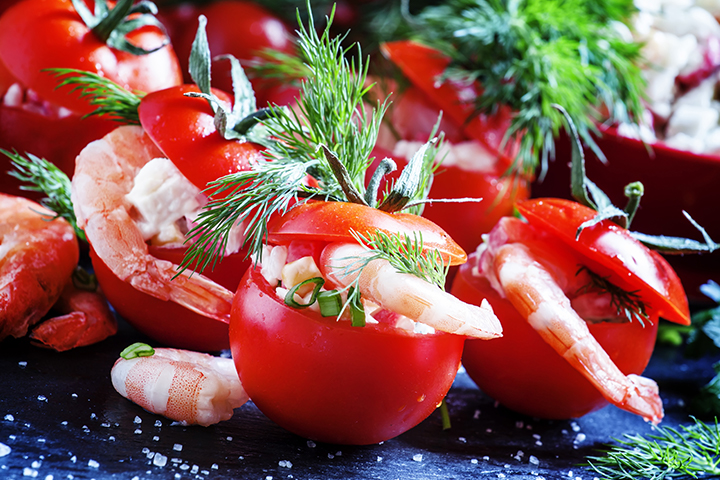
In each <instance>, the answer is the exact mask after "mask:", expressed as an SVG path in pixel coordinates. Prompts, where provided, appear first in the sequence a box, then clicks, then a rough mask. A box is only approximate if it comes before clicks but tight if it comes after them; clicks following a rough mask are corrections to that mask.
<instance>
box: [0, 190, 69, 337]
mask: <svg viewBox="0 0 720 480" xmlns="http://www.w3.org/2000/svg"><path fill="white" fill-rule="evenodd" d="M53 216H54V214H53V213H52V212H50V211H49V210H47V209H45V208H43V207H41V206H40V205H38V204H37V203H35V202H32V201H30V200H27V199H25V198H20V197H13V196H10V195H5V194H0V340H1V339H3V338H5V337H7V336H13V337H23V336H25V334H27V332H28V329H29V328H30V327H31V326H32V325H34V324H36V323H37V322H38V321H40V319H42V317H43V316H44V315H45V314H46V313H47V312H48V311H49V310H50V307H52V305H53V304H54V303H55V302H56V301H57V299H58V297H59V296H60V293H61V292H62V290H63V287H64V286H65V284H66V283H67V281H68V279H69V278H70V275H71V274H72V272H73V270H74V269H75V266H76V265H77V262H78V257H79V249H78V243H77V239H76V238H75V232H74V231H73V228H72V227H71V226H70V224H69V223H68V222H66V221H65V220H63V219H61V218H56V219H55V220H52V221H50V220H48V217H53Z"/></svg>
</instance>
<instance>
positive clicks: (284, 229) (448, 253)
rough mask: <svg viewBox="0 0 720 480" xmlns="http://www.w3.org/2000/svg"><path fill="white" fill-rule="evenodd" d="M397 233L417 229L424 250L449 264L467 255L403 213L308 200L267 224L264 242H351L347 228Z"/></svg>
mask: <svg viewBox="0 0 720 480" xmlns="http://www.w3.org/2000/svg"><path fill="white" fill-rule="evenodd" d="M378 230H379V231H381V232H384V233H388V234H390V233H401V234H406V235H409V236H410V238H412V234H413V232H421V233H422V239H423V245H424V247H425V249H426V250H431V249H437V250H438V251H439V252H440V253H441V254H442V255H443V258H444V259H445V261H448V260H450V262H451V265H459V264H461V263H465V261H466V260H467V255H466V254H465V252H464V251H463V249H462V248H460V246H459V245H458V244H457V243H455V241H454V240H453V239H452V238H451V237H450V236H449V235H448V234H447V233H445V231H444V230H442V229H441V228H440V227H438V226H437V225H435V224H434V223H432V222H431V221H429V220H427V219H425V218H423V217H418V216H417V215H410V214H407V213H386V212H383V211H380V210H377V209H374V208H370V207H366V206H364V205H360V204H357V203H345V202H309V203H305V204H302V205H298V206H296V207H295V208H293V209H292V210H290V211H289V212H288V213H287V214H285V215H283V216H278V217H275V218H273V219H271V221H270V222H269V224H268V232H269V234H268V242H269V243H271V244H284V243H289V242H291V241H292V240H299V239H302V240H315V241H321V242H355V241H356V240H355V239H354V238H353V236H352V235H351V233H350V232H351V231H355V232H358V233H360V234H362V235H364V236H367V235H368V234H370V233H375V231H378Z"/></svg>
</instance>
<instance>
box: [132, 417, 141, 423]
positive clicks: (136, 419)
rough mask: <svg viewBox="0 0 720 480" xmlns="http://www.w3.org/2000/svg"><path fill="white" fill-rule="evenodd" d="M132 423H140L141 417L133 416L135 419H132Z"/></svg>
mask: <svg viewBox="0 0 720 480" xmlns="http://www.w3.org/2000/svg"><path fill="white" fill-rule="evenodd" d="M133 423H142V418H140V417H138V416H137V415H136V416H135V420H133Z"/></svg>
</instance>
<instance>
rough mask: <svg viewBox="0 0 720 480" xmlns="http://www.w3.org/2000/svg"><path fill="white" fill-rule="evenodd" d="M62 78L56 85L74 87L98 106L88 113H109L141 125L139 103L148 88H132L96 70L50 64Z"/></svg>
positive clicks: (123, 121)
mask: <svg viewBox="0 0 720 480" xmlns="http://www.w3.org/2000/svg"><path fill="white" fill-rule="evenodd" d="M46 71H48V72H51V73H53V74H54V75H55V76H56V77H57V78H58V79H59V82H58V85H57V87H55V88H60V87H64V86H71V87H73V88H72V90H71V92H75V91H79V92H80V97H83V98H87V102H88V104H90V105H92V106H95V107H97V108H96V109H95V110H93V111H92V112H90V113H88V114H86V115H85V117H89V116H91V115H100V116H102V115H105V116H107V117H109V118H110V119H112V120H115V121H117V122H121V123H123V124H128V125H140V118H139V117H138V106H139V105H140V100H141V99H142V97H143V96H145V93H144V92H137V91H136V92H129V91H128V90H126V89H124V88H123V87H121V86H120V85H118V84H117V83H115V82H113V81H112V80H109V79H107V78H105V77H101V76H100V75H98V74H96V73H93V72H86V71H84V70H77V69H73V68H49V69H47V70H46Z"/></svg>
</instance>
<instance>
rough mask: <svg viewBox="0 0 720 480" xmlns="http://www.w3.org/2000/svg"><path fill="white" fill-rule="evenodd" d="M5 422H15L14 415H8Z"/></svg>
mask: <svg viewBox="0 0 720 480" xmlns="http://www.w3.org/2000/svg"><path fill="white" fill-rule="evenodd" d="M5 420H7V421H8V422H14V421H15V417H13V416H12V415H10V414H9V413H8V414H7V415H5Z"/></svg>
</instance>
